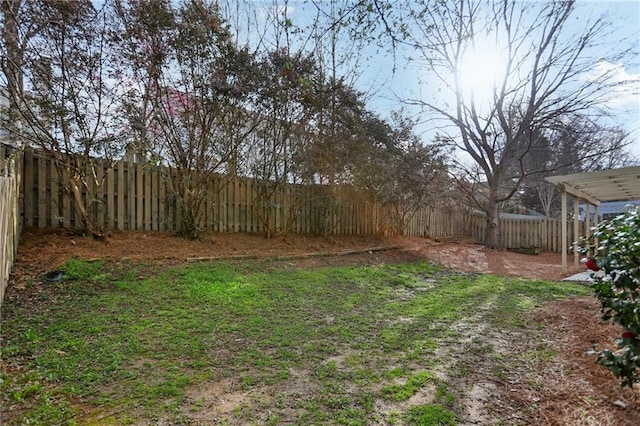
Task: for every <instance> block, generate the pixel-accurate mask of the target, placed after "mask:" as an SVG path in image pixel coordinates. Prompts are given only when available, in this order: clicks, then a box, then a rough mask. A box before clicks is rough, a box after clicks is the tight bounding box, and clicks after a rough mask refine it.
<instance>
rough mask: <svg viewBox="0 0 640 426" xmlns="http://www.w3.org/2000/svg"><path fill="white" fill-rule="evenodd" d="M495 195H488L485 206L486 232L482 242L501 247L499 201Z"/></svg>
mask: <svg viewBox="0 0 640 426" xmlns="http://www.w3.org/2000/svg"><path fill="white" fill-rule="evenodd" d="M496 198H497V197H496V196H493V195H491V196H489V205H488V207H487V233H486V235H485V240H484V243H485V245H487V246H488V247H490V248H492V249H498V250H500V249H502V246H501V245H500V203H499V202H498V201H497V199H496Z"/></svg>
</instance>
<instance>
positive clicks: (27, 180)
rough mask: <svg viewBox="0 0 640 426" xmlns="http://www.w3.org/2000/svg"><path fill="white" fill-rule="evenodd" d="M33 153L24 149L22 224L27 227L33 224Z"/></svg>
mask: <svg viewBox="0 0 640 426" xmlns="http://www.w3.org/2000/svg"><path fill="white" fill-rule="evenodd" d="M33 157H34V154H33V150H32V149H25V151H24V224H25V226H27V227H31V226H34V221H33V216H34V199H35V196H34V188H33V173H34V172H33V167H34V164H33V163H34V161H35V160H34V158H33Z"/></svg>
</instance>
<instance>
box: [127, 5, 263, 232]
mask: <svg viewBox="0 0 640 426" xmlns="http://www.w3.org/2000/svg"><path fill="white" fill-rule="evenodd" d="M148 8H152V9H151V10H153V11H154V13H153V14H149V13H148V12H149V9H148ZM118 10H119V13H120V17H121V19H122V20H123V22H124V25H125V26H126V28H127V36H130V37H132V38H134V40H136V41H137V43H130V44H129V46H128V48H129V52H127V57H128V58H129V60H130V61H131V62H132V63H133V64H134V65H136V64H140V66H141V67H143V70H134V71H135V73H134V78H133V79H132V80H134V81H138V79H137V78H135V77H137V76H138V75H140V76H141V77H142V78H141V80H140V81H139V82H138V86H137V87H132V89H131V90H130V104H129V105H128V108H127V110H128V111H127V112H128V114H129V118H130V121H131V123H132V128H133V130H134V132H135V134H136V138H137V141H138V143H139V145H140V147H141V148H142V149H143V150H146V151H148V152H150V153H152V154H153V156H154V159H155V161H156V162H157V163H160V164H162V165H164V166H166V167H168V169H169V173H168V176H167V179H166V182H167V188H168V190H169V191H170V192H171V193H172V195H173V196H175V197H176V199H177V201H178V207H179V209H180V212H181V218H182V223H181V230H180V234H181V235H182V236H184V237H187V238H197V237H198V235H199V232H200V230H201V229H200V227H201V224H202V220H203V217H204V214H205V212H206V210H205V207H206V204H205V201H206V197H207V194H208V192H209V186H210V184H211V179H212V178H213V177H214V175H215V174H216V173H224V172H226V173H228V174H230V175H236V174H237V171H238V168H239V161H240V159H242V157H243V155H242V154H243V153H242V150H243V144H244V142H245V140H246V139H247V138H248V137H249V135H250V134H251V133H252V132H253V130H254V129H255V127H256V125H257V120H256V117H257V115H256V114H255V113H253V112H252V108H251V107H250V103H251V98H252V96H254V94H255V87H254V82H253V78H254V77H253V76H254V75H255V74H256V72H254V68H253V67H254V61H253V55H251V54H250V53H249V52H248V51H247V50H246V49H237V48H236V46H235V43H234V42H233V39H232V37H231V33H230V31H229V28H228V26H227V24H226V23H225V22H224V21H223V20H222V18H221V17H220V15H219V13H218V9H217V7H216V6H215V4H214V3H212V2H208V1H205V0H191V1H189V0H185V1H182V2H179V4H178V5H177V6H175V7H174V6H173V4H171V3H170V2H164V3H163V2H155V1H148V0H142V1H140V2H133V1H132V2H130V4H126V2H124V1H122V2H119V6H118ZM131 16H133V17H134V18H137V19H132V18H131Z"/></svg>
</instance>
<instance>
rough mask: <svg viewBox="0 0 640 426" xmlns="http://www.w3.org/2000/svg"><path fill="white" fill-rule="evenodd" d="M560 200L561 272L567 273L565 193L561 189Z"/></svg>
mask: <svg viewBox="0 0 640 426" xmlns="http://www.w3.org/2000/svg"><path fill="white" fill-rule="evenodd" d="M560 195H561V200H562V240H561V244H562V272H563V273H565V274H566V273H567V270H568V265H567V250H568V248H567V238H568V235H567V192H566V191H565V190H564V188H563V189H562V193H561V194H560Z"/></svg>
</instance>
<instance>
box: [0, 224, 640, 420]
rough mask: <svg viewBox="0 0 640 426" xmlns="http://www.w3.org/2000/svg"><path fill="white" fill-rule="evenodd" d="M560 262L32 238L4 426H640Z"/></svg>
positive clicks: (418, 242)
mask: <svg viewBox="0 0 640 426" xmlns="http://www.w3.org/2000/svg"><path fill="white" fill-rule="evenodd" d="M390 247H394V248H392V249H384V248H390ZM559 263H560V258H559V256H558V255H553V254H541V255H538V256H528V255H522V254H515V253H508V252H505V253H499V252H494V251H490V250H486V249H484V248H483V247H481V246H478V245H475V244H470V243H459V244H455V243H438V242H433V241H429V240H422V239H417V238H413V239H412V238H383V237H370V238H362V237H333V238H312V237H299V236H293V237H292V238H291V239H290V240H288V241H286V242H284V241H280V240H265V239H263V238H261V237H258V236H251V235H238V234H213V235H207V236H205V238H203V239H202V240H200V241H197V242H192V243H189V242H186V241H184V240H179V239H177V238H174V237H172V236H169V235H166V234H160V233H141V232H138V233H127V232H123V233H116V234H114V235H113V237H112V238H111V239H110V241H109V243H108V244H103V243H98V242H94V241H92V240H90V239H88V238H83V237H81V236H76V235H71V234H66V233H64V231H56V232H42V231H33V230H27V231H26V232H25V233H24V234H23V238H22V242H21V246H20V249H19V254H18V263H17V264H16V269H15V273H14V278H13V282H12V283H11V285H10V287H9V289H8V292H7V294H6V298H5V301H4V304H3V307H2V421H3V424H114V425H115V424H118V425H119V424H140V425H145V424H159V425H167V424H172V425H173V424H196V425H209V424H237V425H244V424H353V425H356V424H389V425H391V424H396V425H405V424H406V425H409V424H422V425H432V424H444V425H446V424H509V425H511V424H556V425H566V424H575V425H583V424H615V425H623V424H629V425H632V424H638V423H639V422H640V398H639V397H640V394H639V393H638V391H637V390H636V391H634V390H628V389H625V390H622V389H620V388H619V386H618V384H617V381H616V380H615V379H613V378H612V377H611V375H610V373H609V372H608V370H605V369H604V368H601V367H599V366H598V365H596V363H595V359H593V357H589V356H587V355H585V352H586V351H588V350H589V349H591V347H592V346H593V345H594V344H598V345H599V346H603V345H611V341H612V336H613V335H614V333H616V332H617V330H616V329H615V328H613V327H611V326H607V325H604V324H601V323H599V321H598V312H597V306H596V304H595V301H594V299H593V298H592V297H591V293H590V289H589V288H588V287H585V286H582V285H577V284H567V283H559V282H558V280H559V279H560V278H561V273H560V266H559ZM54 269H62V270H64V272H65V273H64V279H63V280H62V281H59V282H55V283H48V282H46V281H45V280H43V278H42V277H43V274H44V273H45V272H47V271H51V270H54Z"/></svg>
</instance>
